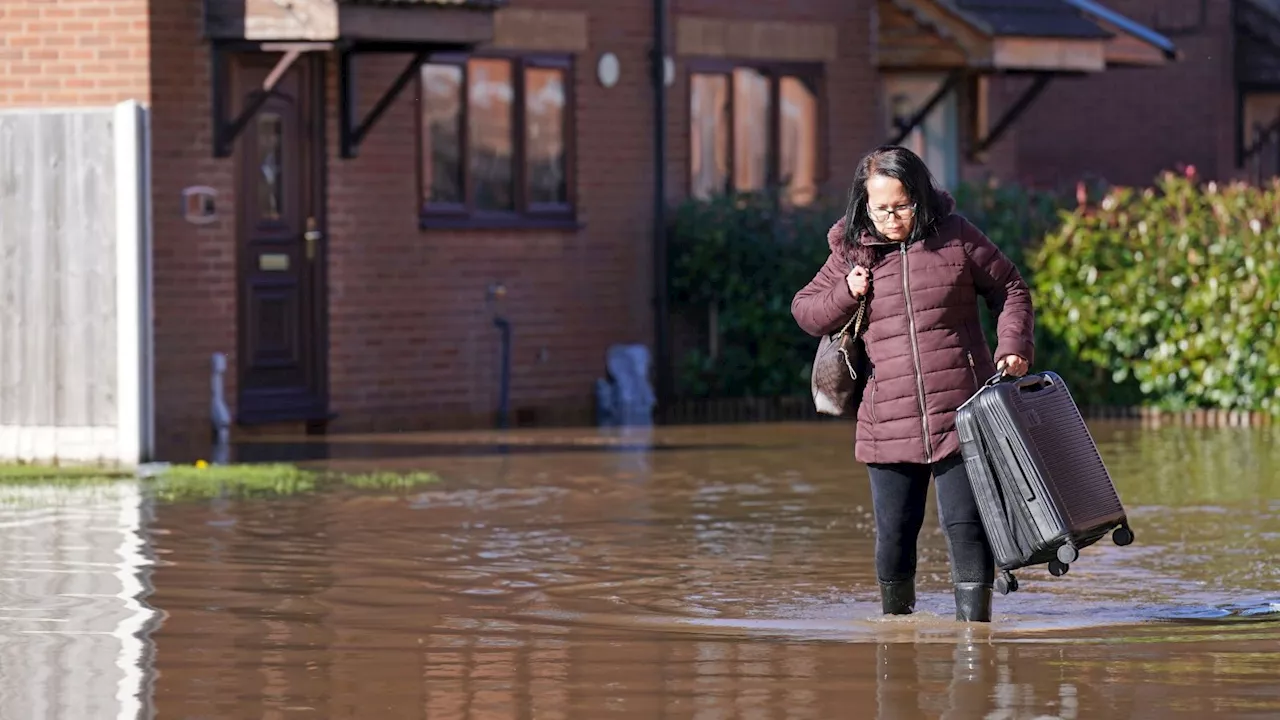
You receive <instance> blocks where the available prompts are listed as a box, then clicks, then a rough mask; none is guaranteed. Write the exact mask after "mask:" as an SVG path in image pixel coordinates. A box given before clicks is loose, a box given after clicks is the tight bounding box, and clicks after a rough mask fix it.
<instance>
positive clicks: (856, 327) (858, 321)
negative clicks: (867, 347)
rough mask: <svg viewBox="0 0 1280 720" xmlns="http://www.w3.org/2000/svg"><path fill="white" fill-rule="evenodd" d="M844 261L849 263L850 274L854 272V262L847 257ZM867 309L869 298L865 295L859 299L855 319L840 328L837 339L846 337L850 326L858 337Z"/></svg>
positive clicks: (852, 318)
mask: <svg viewBox="0 0 1280 720" xmlns="http://www.w3.org/2000/svg"><path fill="white" fill-rule="evenodd" d="M844 261H845V262H847V263H849V272H853V261H852V260H850V259H849V258H848V257H845V259H844ZM866 309H867V297H866V295H863V296H862V297H861V298H858V312H856V313H854V314H853V317H851V318H849V322H847V323H845V324H844V327H842V328H840V332H839V333H838V334H837V335H836V338H837V339H839V338H842V337H844V335H845V333H847V332H849V326H850V325H852V326H853V336H854V337H855V338H856V337H858V332H859V331H860V330H861V329H862V316H863V312H864V311H865V310H866Z"/></svg>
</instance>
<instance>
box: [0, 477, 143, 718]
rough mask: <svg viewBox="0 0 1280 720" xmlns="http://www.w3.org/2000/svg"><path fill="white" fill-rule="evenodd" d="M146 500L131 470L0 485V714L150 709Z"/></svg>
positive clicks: (84, 714)
mask: <svg viewBox="0 0 1280 720" xmlns="http://www.w3.org/2000/svg"><path fill="white" fill-rule="evenodd" d="M147 512H148V510H147V503H146V502H145V501H144V499H143V496H142V494H141V493H140V491H139V487H138V484H137V483H136V482H119V483H110V484H94V485H89V486H85V487H78V488H73V487H64V486H4V485H0V616H2V617H0V643H2V644H0V698H3V716H4V717H6V718H24V719H25V718H41V719H44V718H66V719H67V720H84V719H85V718H122V719H123V718H128V719H129V720H133V718H138V717H150V716H151V697H150V693H151V689H150V684H151V681H152V677H151V671H150V667H151V663H152V655H153V646H152V644H151V641H150V640H149V639H148V637H147V633H148V631H149V629H150V627H151V626H152V625H153V623H154V620H155V613H154V612H153V611H152V610H151V609H150V608H149V607H148V606H147V605H145V604H144V603H143V602H142V601H141V598H142V597H143V596H144V595H145V593H146V585H145V577H146V576H145V573H146V572H147V570H148V567H149V566H150V564H151V563H150V560H149V559H148V557H147V548H146V544H145V542H144V540H143V538H142V536H141V534H140V529H141V527H142V526H143V525H144V524H145V517H144V516H145V515H146V513H147Z"/></svg>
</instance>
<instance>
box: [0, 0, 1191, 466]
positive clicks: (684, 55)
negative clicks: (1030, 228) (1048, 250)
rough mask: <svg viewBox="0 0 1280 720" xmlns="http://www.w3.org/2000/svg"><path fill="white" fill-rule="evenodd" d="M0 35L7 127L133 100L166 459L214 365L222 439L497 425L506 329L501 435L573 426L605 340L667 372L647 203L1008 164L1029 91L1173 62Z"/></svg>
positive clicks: (820, 188) (675, 5)
mask: <svg viewBox="0 0 1280 720" xmlns="http://www.w3.org/2000/svg"><path fill="white" fill-rule="evenodd" d="M1135 1H1136V0H1135ZM658 26H664V27H665V32H664V33H662V34H661V37H662V44H663V45H664V46H665V53H662V54H661V55H658V54H656V53H653V49H654V47H655V27H658ZM0 38H2V39H0V69H3V72H0V107H10V108H11V107H46V106H65V105H103V104H110V103H114V102H117V101H120V100H124V99H136V100H138V101H140V102H141V103H143V104H144V105H145V106H147V107H148V108H149V109H150V113H151V115H150V128H151V163H152V168H151V170H152V173H151V187H152V207H153V217H152V225H153V236H152V247H153V274H154V285H153V302H154V308H155V309H154V328H153V334H154V359H153V364H154V369H155V376H154V386H155V387H154V397H155V423H156V426H157V428H158V432H157V442H158V450H159V454H160V455H161V456H172V455H176V454H184V453H185V452H186V449H185V447H186V445H185V443H186V441H188V440H191V439H192V438H194V439H195V441H196V443H197V445H196V446H197V447H198V446H199V444H203V443H204V442H205V439H206V438H207V430H208V423H209V421H208V416H209V410H208V406H209V369H208V368H209V359H210V357H211V355H212V354H213V353H218V352H221V353H226V355H227V357H228V358H229V360H230V364H229V367H230V368H231V371H230V372H229V373H228V374H227V377H226V383H227V397H228V398H229V400H230V404H231V406H232V411H233V414H234V418H235V423H236V427H237V432H242V433H252V432H263V431H273V430H277V429H280V428H285V429H294V430H297V429H301V428H304V427H305V428H307V429H310V430H313V431H319V430H326V429H327V430H329V431H372V430H410V429H426V428H444V427H451V428H457V427H469V426H470V427H474V426H491V425H492V424H493V422H494V418H495V412H496V410H497V408H498V404H499V393H500V383H499V378H500V357H501V356H500V338H501V334H500V332H499V329H498V327H496V325H495V318H502V319H505V320H506V321H508V322H509V323H510V327H511V338H512V345H511V356H510V358H511V360H510V368H511V376H510V380H511V386H510V409H511V415H512V419H513V421H514V422H516V423H524V424H529V423H580V422H590V421H591V418H592V408H593V397H592V383H593V381H594V379H595V378H596V377H598V376H600V375H601V374H602V373H603V372H604V370H603V361H604V352H605V349H606V348H607V347H608V346H610V345H611V344H614V343H644V344H650V345H655V346H656V353H657V356H658V358H659V365H661V364H662V363H661V358H662V357H663V356H664V353H665V352H666V349H665V345H666V342H665V339H664V335H665V333H664V332H663V327H662V326H664V325H665V323H656V322H655V318H661V317H664V311H663V307H664V302H663V301H662V300H661V298H662V293H661V292H656V291H655V288H658V287H660V286H661V285H660V284H661V282H662V278H661V273H657V274H655V272H654V270H655V266H657V267H660V265H656V263H659V262H660V259H661V257H662V256H661V243H658V242H655V232H654V228H655V226H656V225H657V218H659V217H660V214H661V209H660V208H661V206H662V205H663V203H660V202H655V198H662V199H664V200H666V201H674V200H678V199H680V198H682V197H686V196H687V195H688V194H690V193H694V194H698V193H705V192H711V191H714V190H717V189H722V188H726V187H733V188H739V189H750V188H757V187H762V186H764V185H766V184H778V183H780V184H782V185H784V186H785V187H786V189H787V191H788V193H789V195H790V197H791V198H792V199H793V201H795V202H801V203H802V202H807V201H808V200H809V199H811V198H812V197H813V196H814V195H815V194H817V193H825V192H835V193H837V194H840V193H843V191H844V187H845V185H846V183H847V182H848V178H849V177H850V176H851V174H852V169H853V166H854V164H855V163H856V161H857V159H858V157H859V156H860V155H861V154H862V153H864V152H865V151H866V150H868V149H869V148H871V147H874V146H875V145H877V144H879V143H882V142H885V141H887V140H899V141H902V142H905V143H909V144H912V145H914V146H915V147H916V148H917V149H918V150H919V151H920V152H922V154H924V155H925V156H926V158H927V159H929V161H930V163H931V164H932V165H933V166H934V168H935V170H936V171H937V172H938V174H939V177H940V178H941V179H942V180H943V181H944V182H945V183H946V184H954V183H955V182H956V181H957V180H958V179H960V178H963V177H970V176H974V175H980V174H984V173H988V172H994V173H996V174H1002V175H1014V174H1017V173H1018V166H1019V165H1020V164H1021V163H1023V162H1024V158H1028V157H1029V158H1035V157H1036V155H1035V152H1037V151H1036V150H1034V148H1033V147H1032V144H1030V143H1029V142H1028V141H1027V137H1028V136H1026V135H1023V136H1021V137H1018V136H1016V135H1015V134H1014V133H1016V132H1017V131H1016V130H1012V128H1014V127H1015V125H1017V123H1018V121H1017V118H1018V115H1019V114H1020V113H1021V112H1022V110H1024V109H1025V107H1026V105H1027V103H1026V102H1025V101H1020V100H1019V96H1020V93H1019V92H1015V91H1017V90H1019V86H1018V83H1023V84H1025V83H1024V82H1023V81H1022V80H1019V79H1018V78H1020V77H1022V76H1024V75H1027V74H1030V75H1031V77H1033V78H1048V77H1056V76H1058V75H1063V74H1069V75H1073V76H1075V75H1090V76H1092V75H1109V74H1111V73H1112V72H1113V71H1114V70H1115V69H1116V68H1117V67H1118V66H1126V65H1139V66H1161V65H1165V64H1168V63H1169V62H1170V58H1171V57H1172V56H1173V55H1174V52H1173V50H1172V45H1171V43H1169V41H1168V40H1167V39H1165V38H1163V37H1161V36H1159V35H1158V34H1155V33H1152V32H1150V31H1148V30H1147V29H1146V28H1144V27H1142V26H1141V25H1139V24H1137V23H1134V22H1132V21H1130V20H1128V19H1127V18H1123V17H1119V16H1116V15H1114V14H1112V13H1109V12H1107V11H1106V9H1105V8H1100V6H1098V5H1097V4H1096V3H1092V2H1088V1H1087V0H1028V1H1027V2H1024V3H1019V4H1017V5H1011V4H1010V3H1008V2H997V1H996V0H875V1H873V0H793V1H791V2H785V3H784V2H775V3H763V2H761V3H747V4H743V3H734V2H727V1H726V0H667V2H666V3H665V4H663V3H661V2H656V1H655V0H613V1H612V2H609V3H607V4H601V3H598V2H589V1H588V0H512V2H505V1H504V0H203V1H198V0H169V1H167V2H148V0H114V1H112V2H104V1H102V0H57V2H56V3H55V2H51V1H49V0H7V1H6V2H5V3H4V4H3V6H0ZM656 56H662V57H665V58H666V60H667V61H666V62H663V63H652V62H651V58H653V57H656ZM655 66H656V67H657V68H660V69H659V70H658V72H653V71H652V70H651V68H653V67H655ZM1138 72H1165V71H1161V70H1142V71H1138ZM659 78H660V82H659V80H658V79H659ZM1032 84H1033V86H1034V85H1036V84H1039V85H1041V87H1040V88H1038V89H1036V90H1035V92H1038V91H1039V89H1043V87H1042V86H1043V80H1039V81H1033V83H1032ZM659 85H661V87H662V88H663V89H662V90H661V92H659V91H658V90H657V88H658V86H659ZM659 96H661V105H660V104H659V99H658V98H659ZM659 116H661V117H663V119H664V122H663V123H661V124H659V123H657V122H655V118H656V117H659ZM1038 127H1039V126H1038ZM1036 132H1039V130H1038V129H1037V131H1036ZM962 138H963V141H962ZM1010 138H1016V139H1017V142H1013V141H1011V139H1010ZM962 150H966V152H962ZM657 157H661V161H660V162H659V161H657V160H656V159H655V158H657ZM659 165H660V166H661V168H662V170H663V171H664V172H663V173H656V172H655V168H657V167H658V166H659ZM655 298H658V300H657V301H655ZM655 337H656V338H657V341H656V343H655V341H654V338H655Z"/></svg>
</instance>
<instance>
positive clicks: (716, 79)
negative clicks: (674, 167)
mask: <svg viewBox="0 0 1280 720" xmlns="http://www.w3.org/2000/svg"><path fill="white" fill-rule="evenodd" d="M691 92H692V97H691V99H690V102H691V106H692V110H691V118H690V120H691V122H690V123H689V154H690V159H691V166H690V179H689V183H690V191H691V193H692V194H693V196H694V197H700V198H706V197H710V196H711V195H714V194H717V193H722V192H724V191H726V190H727V189H728V185H729V79H728V77H726V76H724V75H694V76H693V77H692V78H691Z"/></svg>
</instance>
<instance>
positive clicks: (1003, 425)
mask: <svg viewBox="0 0 1280 720" xmlns="http://www.w3.org/2000/svg"><path fill="white" fill-rule="evenodd" d="M956 428H957V430H958V431H959V434H960V452H961V454H962V456H963V457H964V463H965V469H966V471H967V472H968V475H969V483H970V485H971V486H972V487H973V493H974V497H975V499H976V500H977V505H978V510H979V513H980V514H981V516H982V524H983V526H984V527H985V528H986V531H987V536H988V538H989V539H990V541H991V548H992V550H993V552H994V554H995V560H996V565H998V566H999V567H1000V570H1001V574H1000V577H998V578H996V590H997V591H999V592H1000V593H1001V594H1008V593H1010V592H1013V591H1015V590H1017V589H1018V581H1017V579H1016V578H1015V577H1014V576H1013V573H1012V572H1011V571H1013V570H1016V569H1018V568H1022V567H1027V566H1030V565H1039V564H1040V563H1048V565H1049V572H1050V573H1052V574H1053V575H1055V576H1058V575H1063V574H1064V573H1066V572H1067V570H1068V567H1069V566H1070V564H1071V563H1073V562H1075V560H1076V559H1077V558H1078V557H1079V556H1080V550H1082V549H1084V548H1086V547H1089V546H1090V545H1092V544H1094V543H1096V542H1098V540H1100V539H1102V537H1103V536H1105V535H1106V534H1107V533H1108V532H1111V531H1113V530H1114V532H1113V533H1112V540H1113V541H1114V542H1115V543H1116V544H1117V545H1128V544H1129V543H1131V542H1133V539H1134V538H1133V531H1132V530H1131V529H1130V528H1129V520H1128V517H1127V516H1126V515H1125V511H1124V506H1123V505H1122V504H1121V502H1120V496H1119V495H1118V494H1117V493H1116V488H1115V485H1114V484H1113V483H1112V481H1111V475H1110V474H1109V473H1108V472H1107V468H1106V466H1105V465H1104V464H1103V462H1102V457H1101V456H1100V455H1099V454H1098V448H1097V446H1096V445H1095V444H1094V441H1093V436H1092V435H1091V434H1090V433H1089V429H1088V427H1086V425H1085V423H1084V418H1083V417H1081V415H1080V410H1079V408H1077V407H1076V403H1075V401H1074V400H1073V399H1072V397H1071V393H1070V391H1069V390H1068V389H1067V385H1066V383H1065V382H1063V380H1062V378H1061V377H1059V376H1058V374H1057V373H1054V372H1041V373H1032V374H1029V375H1027V376H1025V377H1022V378H1016V379H1015V378H1010V377H1004V376H1000V375H997V376H995V377H993V378H991V379H990V380H988V381H987V382H986V383H985V384H984V385H983V386H982V387H981V388H979V389H978V392H977V393H975V394H974V395H973V397H971V398H969V400H967V401H965V403H964V405H961V406H960V409H959V412H958V413H957V415H956Z"/></svg>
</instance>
